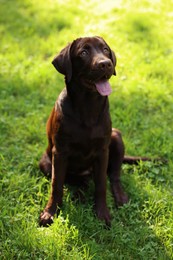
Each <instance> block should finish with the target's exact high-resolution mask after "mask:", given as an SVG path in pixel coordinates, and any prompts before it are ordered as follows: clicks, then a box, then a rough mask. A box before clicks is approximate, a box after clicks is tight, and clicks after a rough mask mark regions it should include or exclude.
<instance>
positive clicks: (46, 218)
mask: <svg viewBox="0 0 173 260" xmlns="http://www.w3.org/2000/svg"><path fill="white" fill-rule="evenodd" d="M52 223H53V215H51V214H50V213H49V212H48V211H43V212H42V213H41V215H40V219H39V225H40V226H43V227H48V226H50V225H51V224H52Z"/></svg>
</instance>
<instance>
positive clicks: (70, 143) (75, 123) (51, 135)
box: [40, 37, 138, 226]
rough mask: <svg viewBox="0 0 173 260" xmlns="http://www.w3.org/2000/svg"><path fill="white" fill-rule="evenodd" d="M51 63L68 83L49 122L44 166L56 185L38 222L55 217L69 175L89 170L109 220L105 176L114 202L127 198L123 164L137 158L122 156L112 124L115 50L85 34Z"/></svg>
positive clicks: (100, 211)
mask: <svg viewBox="0 0 173 260" xmlns="http://www.w3.org/2000/svg"><path fill="white" fill-rule="evenodd" d="M52 63H53V65H54V66H55V68H56V69H57V71H58V72H60V73H62V74H63V75H65V83H66V88H65V89H64V90H63V91H62V92H61V94H60V95H59V97H58V99H57V101H56V103H55V106H54V108H53V110H52V113H51V115H50V117H49V119H48V122H47V135H48V147H47V150H46V152H45V153H44V154H43V156H42V159H41V160H40V169H41V171H42V172H43V173H44V174H45V175H51V176H52V190H51V195H50V198H49V201H48V203H47V205H46V207H45V209H44V211H43V212H42V214H41V215H40V225H43V226H47V225H49V224H51V223H52V222H53V216H54V214H55V213H56V210H57V208H59V207H61V205H62V197H63V185H64V182H65V180H66V179H68V177H70V178H72V179H73V178H76V176H78V177H80V178H82V177H85V176H86V175H87V174H90V175H92V177H93V180H94V183H95V194H94V198H95V202H94V205H95V212H96V215H97V216H98V218H99V219H101V220H104V221H105V223H106V224H107V225H108V226H110V222H111V217H110V213H109V209H108V207H107V204H106V179H107V176H108V178H109V180H110V185H111V190H112V194H113V197H114V199H115V203H116V205H118V206H119V205H123V204H124V203H127V202H128V197H127V195H126V194H125V193H124V191H123V189H122V186H121V182H120V172H121V165H122V163H123V161H124V162H125V161H126V162H128V163H131V162H134V161H135V160H137V159H138V158H135V159H134V158H133V157H124V144H123V141H122V138H121V133H120V132H119V130H117V129H112V124H111V118H110V113H109V101H108V96H109V95H110V93H111V87H110V84H109V79H110V78H111V76H112V75H116V71H115V66H116V56H115V54H114V52H113V51H112V50H111V49H110V47H109V46H108V44H107V43H106V42H105V41H104V40H103V39H102V38H101V37H84V38H78V39H77V40H75V41H73V42H72V43H71V44H69V45H68V46H67V47H65V48H64V49H63V50H62V51H61V52H60V54H59V55H57V56H56V57H55V59H54V60H53V62H52Z"/></svg>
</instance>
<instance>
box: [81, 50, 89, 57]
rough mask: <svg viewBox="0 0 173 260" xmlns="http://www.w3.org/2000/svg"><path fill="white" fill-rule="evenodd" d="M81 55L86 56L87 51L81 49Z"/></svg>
mask: <svg viewBox="0 0 173 260" xmlns="http://www.w3.org/2000/svg"><path fill="white" fill-rule="evenodd" d="M80 55H81V56H82V57H85V56H87V55H88V52H87V51H85V50H83V51H81V54H80Z"/></svg>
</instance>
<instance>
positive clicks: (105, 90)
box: [95, 78, 112, 96]
mask: <svg viewBox="0 0 173 260" xmlns="http://www.w3.org/2000/svg"><path fill="white" fill-rule="evenodd" d="M95 86H96V89H97V91H98V92H99V94H100V95H101V96H109V95H110V94H111V93H112V89H111V86H110V83H109V81H108V79H106V78H104V79H100V80H98V81H97V82H95Z"/></svg>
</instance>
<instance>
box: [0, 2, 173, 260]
mask: <svg viewBox="0 0 173 260" xmlns="http://www.w3.org/2000/svg"><path fill="white" fill-rule="evenodd" d="M172 6H173V5H172V1H171V0H167V1H165V0H162V1H161V0H160V1H147V0H142V1H140V2H139V1H135V0H133V1H125V0H124V1H114V0H109V1H97V0H95V1H93V0H92V1H83V0H76V1H68V0H65V1H53V0H48V1H41V0H38V1H33V0H23V1H20V0H15V1H12V0H8V1H6V0H0V39H1V40H0V42H1V43H0V48H1V52H0V64H1V66H0V111H1V115H0V143H1V145H0V191H1V195H0V232H1V233H0V258H1V259H74V260H76V259H100V260H102V259H113V260H114V259H117V260H121V259H123V260H124V259H125V260H126V259H127V260H129V259H133V260H139V259H141V260H148V259H152V260H153V259H157V260H158V259H159V260H163V259H165V260H167V259H173V200H172V198H173V163H172V153H173V139H172V137H173V119H172V118H173V73H172V72H173V29H172V28H173V7H172ZM87 35H100V36H103V37H104V38H105V40H106V41H107V42H108V43H109V44H110V46H111V47H112V49H113V50H115V52H116V54H117V58H118V65H117V77H114V78H112V79H111V84H112V88H113V93H112V95H111V96H110V108H111V115H112V121H113V125H114V126H115V127H117V128H119V129H120V130H121V131H122V134H123V138H124V141H125V144H126V152H127V153H128V154H131V155H147V156H160V157H165V158H167V159H168V160H169V163H168V165H162V164H153V163H151V162H148V163H140V164H139V165H138V166H127V165H126V166H123V175H122V182H123V185H124V187H125V189H126V191H127V193H128V194H129V196H130V198H131V199H130V202H129V204H127V205H125V206H124V207H122V208H120V209H118V210H117V209H116V208H115V206H114V203H113V200H112V197H111V194H110V192H109V191H108V198H107V200H108V205H109V208H110V210H111V214H112V228H111V229H110V230H105V228H104V225H103V224H102V223H101V222H99V221H98V220H97V219H96V218H95V217H94V214H93V211H92V194H93V187H91V190H90V191H89V192H88V195H87V202H86V203H85V204H80V203H77V202H74V201H72V199H71V191H70V190H69V187H65V191H64V193H65V195H64V206H63V209H62V212H61V214H60V216H59V217H58V218H56V219H55V223H54V224H53V225H52V226H51V227H49V228H39V227H38V216H39V214H40V212H41V210H42V209H43V208H44V206H45V204H46V201H47V199H48V196H49V191H50V182H49V181H48V180H46V179H45V178H44V177H43V175H42V174H41V173H40V171H39V169H38V161H39V159H40V157H41V154H42V153H43V151H44V150H45V147H46V143H47V140H46V134H45V124H46V120H47V117H48V115H49V113H50V111H51V109H52V106H53V105H54V102H55V100H56V97H57V95H58V93H59V92H60V91H61V89H62V88H63V86H64V82H63V77H62V76H61V75H59V74H57V73H56V71H55V69H54V68H53V66H52V65H51V61H52V59H53V57H54V56H55V54H56V53H57V52H58V51H60V50H61V48H63V47H64V46H65V45H66V44H67V43H68V42H71V41H72V40H73V39H75V38H77V37H79V36H87ZM108 188H109V186H108Z"/></svg>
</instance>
